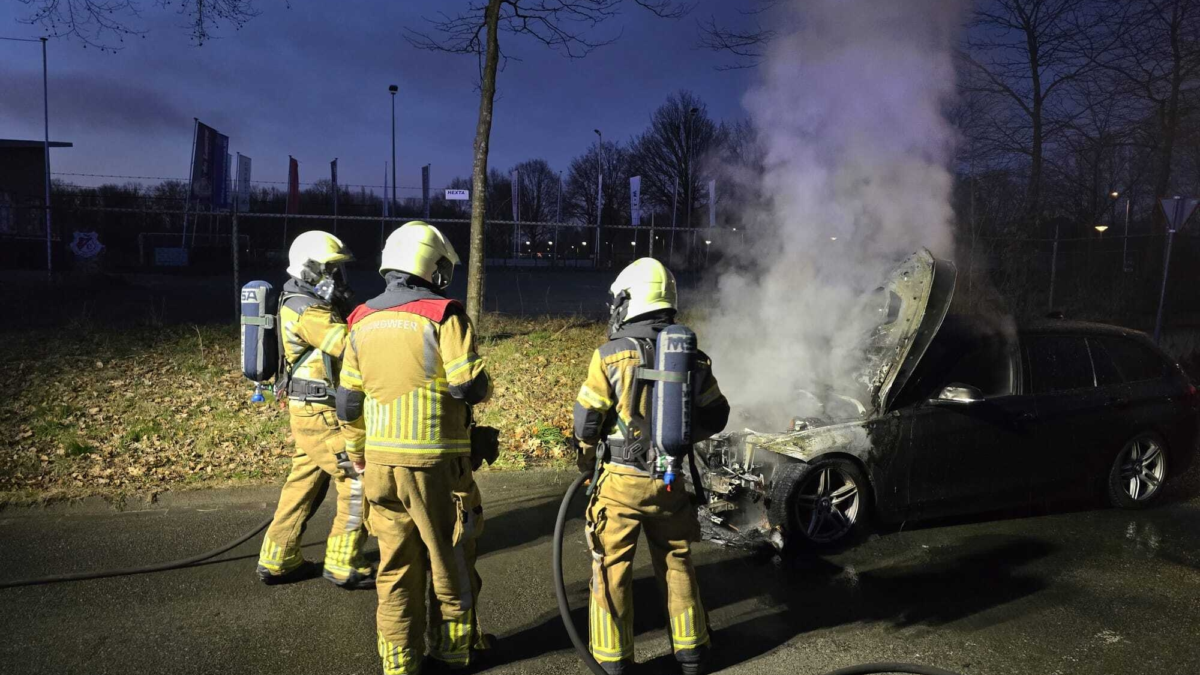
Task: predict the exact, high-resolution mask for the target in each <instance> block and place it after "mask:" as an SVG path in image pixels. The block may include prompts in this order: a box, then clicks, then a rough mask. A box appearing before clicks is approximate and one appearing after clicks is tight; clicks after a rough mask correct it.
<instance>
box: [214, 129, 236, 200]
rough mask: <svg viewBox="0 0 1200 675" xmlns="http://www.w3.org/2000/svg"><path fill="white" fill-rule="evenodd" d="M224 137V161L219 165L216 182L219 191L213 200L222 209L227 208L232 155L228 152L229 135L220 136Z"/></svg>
mask: <svg viewBox="0 0 1200 675" xmlns="http://www.w3.org/2000/svg"><path fill="white" fill-rule="evenodd" d="M222 138H224V139H225V162H224V164H223V165H222V166H221V181H220V182H219V183H217V185H219V186H220V192H219V193H218V195H217V196H216V198H215V199H214V200H213V201H215V202H216V203H217V206H219V207H220V208H222V209H227V208H229V184H230V182H231V181H232V180H233V172H232V168H233V156H232V155H230V154H229V137H228V136H222Z"/></svg>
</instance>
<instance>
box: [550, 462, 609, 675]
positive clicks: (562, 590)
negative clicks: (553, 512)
mask: <svg viewBox="0 0 1200 675" xmlns="http://www.w3.org/2000/svg"><path fill="white" fill-rule="evenodd" d="M590 477H591V476H589V475H588V474H585V473H581V474H579V476H577V477H576V478H575V481H574V482H573V483H571V487H569V488H567V494H566V495H565V496H563V500H562V506H559V507H558V520H555V521H554V562H553V563H552V565H553V568H554V592H555V594H557V595H558V613H559V615H561V616H562V621H563V626H565V627H566V629H567V635H568V636H570V638H571V644H573V645H575V652H576V653H577V654H579V659H580V660H581V661H583V665H585V666H587V667H588V670H590V671H592V672H593V673H595V674H596V675H608V674H607V673H605V672H604V669H603V668H601V667H600V664H599V663H596V659H594V658H592V653H591V651H589V650H588V647H587V645H585V644H583V639H582V638H580V637H579V631H577V630H575V622H574V621H572V620H571V605H569V604H567V582H566V581H565V580H564V579H563V568H562V548H563V529H564V528H565V527H566V525H567V509H568V508H570V506H571V500H572V499H573V498H574V497H575V493H576V492H578V491H579V486H581V485H583V481H585V480H587V479H588V478H590Z"/></svg>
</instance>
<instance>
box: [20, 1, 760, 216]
mask: <svg viewBox="0 0 1200 675" xmlns="http://www.w3.org/2000/svg"><path fill="white" fill-rule="evenodd" d="M141 4H142V6H143V15H142V18H141V20H140V21H139V22H138V25H141V26H143V27H145V28H146V29H148V30H149V33H148V34H147V35H146V37H145V38H137V37H133V38H126V42H125V45H126V46H125V48H124V49H123V50H121V51H119V52H117V53H116V54H110V53H101V52H100V51H98V50H95V49H92V48H88V49H84V48H83V47H82V46H81V45H80V44H79V43H78V42H73V41H68V40H56V41H51V42H50V48H49V73H50V78H49V79H50V136H51V140H63V141H71V142H74V144H75V147H74V148H72V149H64V150H55V151H54V154H53V156H52V162H53V166H54V170H55V172H56V173H58V172H74V173H93V174H121V175H134V176H165V177H182V178H184V179H186V177H187V171H188V167H187V163H188V157H189V153H190V151H191V131H192V117H199V118H200V120H201V121H202V122H205V123H206V124H209V125H210V126H213V127H214V128H216V129H217V130H218V131H220V132H222V133H224V134H227V135H228V136H229V137H230V153H231V154H232V153H235V152H241V153H242V154H245V155H249V156H250V157H251V158H253V161H254V176H253V177H254V179H255V180H256V181H270V180H274V181H280V180H285V179H286V177H287V156H288V155H289V154H292V155H294V156H295V157H296V158H297V160H299V162H300V180H301V182H311V181H314V180H317V179H319V178H328V175H329V161H330V160H331V159H333V158H334V157H338V158H339V161H338V168H339V179H340V182H341V183H343V184H366V185H381V184H382V173H383V169H384V162H385V161H389V159H390V153H391V147H390V141H391V136H390V121H389V115H390V101H389V100H388V96H389V95H388V93H387V87H388V85H389V84H393V83H394V84H397V85H399V87H400V93H399V94H398V95H397V98H396V128H397V139H396V156H397V160H398V164H399V176H398V178H399V180H398V182H399V184H400V187H401V188H404V187H405V186H417V185H420V167H421V166H422V165H424V164H426V163H432V164H433V168H432V171H433V178H432V184H433V187H435V188H438V187H441V186H443V185H444V184H445V183H446V182H448V181H449V180H450V179H451V178H452V177H454V176H459V175H462V176H465V175H467V174H468V173H469V171H470V166H471V142H472V138H473V136H474V130H475V122H476V117H477V114H478V106H479V99H478V93H477V91H476V90H475V86H476V79H477V68H476V61H475V59H474V58H473V57H471V56H458V55H453V54H442V53H431V52H425V51H421V50H418V49H415V48H414V47H412V46H411V45H409V43H408V42H407V41H406V40H405V39H404V37H403V32H402V31H403V28H405V27H416V28H422V27H423V26H424V25H425V23H424V21H423V17H425V16H433V15H435V13H436V12H437V11H438V10H439V9H441V10H442V11H445V12H447V13H451V12H453V11H455V10H457V9H458V8H460V7H465V6H466V4H467V3H466V0H409V1H407V2H396V1H395V0H391V1H388V0H362V1H359V2H354V3H334V2H318V1H317V0H292V3H291V8H290V9H288V8H286V7H285V3H284V2H283V0H258V2H257V3H256V6H257V7H258V9H259V10H260V11H261V12H262V14H261V15H260V16H259V17H257V18H256V19H254V20H253V21H251V22H250V24H249V25H248V26H246V27H245V28H244V29H242V30H241V31H240V32H239V31H234V30H232V29H230V28H225V29H222V30H221V31H220V37H221V39H218V40H213V41H211V42H209V43H207V44H205V45H204V46H203V47H195V46H193V45H191V44H190V43H189V41H188V38H187V33H186V30H185V29H184V28H183V27H181V23H182V21H183V20H182V18H181V17H179V16H177V15H175V14H174V13H172V12H171V11H169V10H163V9H159V8H157V7H155V6H154V4H153V3H152V2H149V0H146V1H144V2H142V3H141ZM739 4H740V3H735V2H729V1H728V0H700V2H699V3H698V6H697V7H696V9H694V10H693V13H692V14H691V16H689V17H687V18H685V19H683V20H680V21H666V20H662V19H658V18H655V17H653V16H652V15H650V14H648V13H647V12H645V11H644V10H641V9H640V8H637V7H636V6H635V5H634V4H633V3H628V4H627V6H626V7H624V8H623V9H622V14H621V15H620V16H618V17H616V18H615V19H613V20H610V21H609V22H607V23H605V24H603V25H602V26H600V27H599V28H598V29H595V30H594V31H593V32H592V33H591V34H590V35H593V36H616V35H618V34H620V39H619V41H618V42H617V43H616V44H614V45H610V46H607V47H602V48H600V49H598V50H596V51H595V52H593V53H592V54H591V55H590V56H588V57H587V58H586V59H582V60H571V59H568V58H566V57H563V56H560V55H558V54H557V53H554V52H551V51H550V50H548V49H546V48H545V47H543V46H542V45H541V44H539V43H536V42H533V41H531V40H530V39H528V38H524V37H515V36H509V35H505V34H501V40H502V43H501V44H502V47H503V48H504V49H506V51H507V52H508V53H509V54H510V55H511V56H515V57H519V58H520V59H522V60H520V61H517V60H510V61H509V63H508V66H507V68H506V69H505V70H504V71H503V72H501V73H500V75H499V78H498V79H499V81H498V94H497V100H496V110H495V118H494V125H493V127H492V145H491V148H492V150H491V160H490V165H491V166H493V167H497V168H501V169H507V168H508V167H510V166H512V165H513V164H515V163H517V162H519V161H522V160H525V159H530V158H534V157H544V158H546V159H547V160H548V161H549V162H550V164H551V166H552V167H554V169H555V170H564V171H565V170H566V168H567V163H568V162H569V161H570V159H571V158H572V157H573V156H575V155H577V154H580V153H582V152H583V150H584V149H585V148H586V146H587V145H588V144H589V143H591V142H592V141H593V140H594V139H595V135H594V134H593V133H592V129H594V128H599V129H600V130H601V131H603V132H604V136H605V138H606V139H610V140H612V139H620V140H628V139H629V137H630V136H632V135H634V134H636V133H639V132H640V131H642V130H643V129H644V128H645V127H646V125H647V122H648V120H649V115H650V113H651V112H652V111H653V110H654V108H655V107H657V106H658V105H659V104H660V103H662V101H663V100H664V99H665V98H666V96H667V95H668V94H669V93H670V92H672V91H674V90H677V89H690V90H692V91H694V92H696V93H697V94H698V95H700V97H701V98H703V99H704V100H705V101H706V102H707V103H708V106H709V113H710V115H712V116H713V117H714V118H716V119H730V120H732V119H735V118H738V117H742V116H743V112H742V108H741V98H742V94H743V93H744V91H745V89H746V87H747V85H748V84H749V82H750V81H751V79H752V78H753V77H754V71H747V70H739V71H726V72H719V71H717V70H715V69H714V67H715V66H717V65H720V64H721V63H726V62H728V59H726V58H725V57H723V56H721V55H716V54H712V53H710V52H707V51H703V50H699V49H696V48H695V42H696V20H697V18H701V17H703V18H707V17H708V16H709V15H711V14H714V13H715V14H716V15H717V16H718V17H720V16H722V15H728V16H729V17H730V18H736V7H737V6H738V5H739ZM346 6H353V7H354V8H355V10H356V11H353V12H348V11H347V10H346V9H345V8H346ZM27 14H28V9H27V8H26V7H25V6H24V5H22V4H21V3H17V2H6V3H2V4H0V36H5V37H37V36H38V35H39V34H40V31H39V28H38V27H37V26H30V25H26V24H22V23H19V21H18V19H20V18H22V17H24V16H26V15H27ZM0 64H2V65H0V138H22V139H40V138H41V137H42V94H41V54H40V45H38V44H33V43H19V42H4V41H0ZM64 178H68V179H70V180H73V181H75V182H77V183H79V184H81V185H94V184H97V183H99V182H104V181H103V180H102V179H95V178H84V177H74V176H64ZM118 182H119V181H118ZM401 191H402V192H405V193H406V194H407V195H408V196H415V195H416V194H417V193H416V192H412V191H404V190H403V189H402V190H401Z"/></svg>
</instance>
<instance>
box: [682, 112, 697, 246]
mask: <svg viewBox="0 0 1200 675" xmlns="http://www.w3.org/2000/svg"><path fill="white" fill-rule="evenodd" d="M698 112H700V109H699V108H692V109H691V110H689V111H688V114H687V125H688V131H687V137H686V140H687V147H686V148H685V150H686V151H687V220H686V221H685V226H686V227H689V228H690V227H691V226H692V119H693V118H694V117H695V116H696V113H698Z"/></svg>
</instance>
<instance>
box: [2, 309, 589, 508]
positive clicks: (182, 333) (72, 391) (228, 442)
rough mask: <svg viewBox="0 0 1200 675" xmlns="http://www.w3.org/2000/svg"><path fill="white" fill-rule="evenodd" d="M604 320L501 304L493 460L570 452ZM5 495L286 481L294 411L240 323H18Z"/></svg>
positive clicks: (109, 493)
mask: <svg viewBox="0 0 1200 675" xmlns="http://www.w3.org/2000/svg"><path fill="white" fill-rule="evenodd" d="M602 340H603V327H602V326H599V325H597V324H594V323H587V322H584V321H581V320H572V319H568V318H554V319H513V318H505V317H500V316H489V317H487V319H486V321H485V322H484V326H483V327H482V330H481V332H480V340H479V342H480V352H481V353H482V355H483V356H484V358H485V359H487V363H488V368H489V370H490V372H491V373H492V377H493V379H494V380H495V383H496V393H495V395H494V396H493V398H492V400H491V401H490V402H489V403H488V404H487V405H485V406H482V407H481V408H480V410H479V411H478V412H479V419H480V421H481V422H482V423H484V424H490V425H492V426H495V427H498V428H499V429H501V432H502V435H501V441H502V444H503V445H502V454H501V459H500V461H499V462H498V463H497V464H496V465H495V467H493V468H497V469H519V468H525V467H529V466H544V465H553V464H558V463H563V462H565V461H566V458H565V451H566V443H565V442H566V438H567V435H568V434H569V433H570V424H571V420H570V415H571V401H572V400H573V399H574V396H575V393H576V391H577V390H578V387H579V385H580V383H581V382H582V381H583V377H584V373H585V371H586V368H587V359H588V358H589V356H590V353H591V351H592V350H593V349H595V348H596V346H597V345H599V344H600V342H601V341H602ZM6 343H7V344H8V345H9V347H10V351H9V354H10V357H9V358H8V359H6V360H4V361H2V362H0V379H2V380H3V381H4V382H8V383H9V387H10V393H9V396H7V397H6V398H5V399H4V401H3V402H2V403H0V504H4V503H31V502H38V501H45V500H51V499H71V498H78V497H84V496H89V495H100V496H104V497H108V498H110V499H114V500H118V501H119V500H123V499H125V498H130V497H139V498H149V497H153V495H154V494H156V493H158V492H162V491H164V490H174V489H189V488H201V487H216V486H223V485H230V484H243V483H244V484H252V483H262V482H271V481H275V480H279V479H281V478H282V476H283V475H284V474H285V473H286V471H287V466H288V461H289V457H290V455H291V443H290V438H289V432H288V429H287V415H286V413H284V412H283V411H281V410H280V409H279V407H278V406H277V405H275V404H274V403H273V402H271V401H270V397H268V403H267V404H253V403H250V402H249V399H250V394H251V387H250V385H249V383H248V382H247V381H246V380H244V379H243V378H242V377H241V374H240V371H239V366H238V336H237V332H236V331H235V330H234V329H233V328H232V327H213V326H200V327H190V328H165V329H139V330H95V329H93V330H72V331H63V330H45V331H29V332H26V333H22V334H12V333H10V334H8V335H6Z"/></svg>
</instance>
